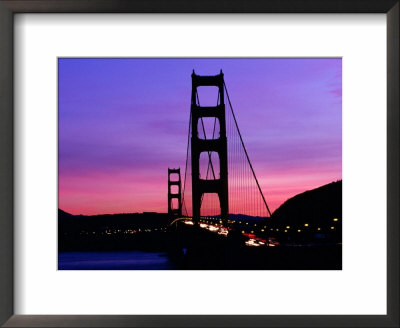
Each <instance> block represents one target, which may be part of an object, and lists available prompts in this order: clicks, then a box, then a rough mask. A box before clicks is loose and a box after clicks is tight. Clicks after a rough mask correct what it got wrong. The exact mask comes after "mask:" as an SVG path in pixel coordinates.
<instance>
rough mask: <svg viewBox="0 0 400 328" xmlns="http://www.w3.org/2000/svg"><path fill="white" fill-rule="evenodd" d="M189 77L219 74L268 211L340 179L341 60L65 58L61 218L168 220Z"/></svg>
mask: <svg viewBox="0 0 400 328" xmlns="http://www.w3.org/2000/svg"><path fill="white" fill-rule="evenodd" d="M193 69H195V71H196V73H197V74H199V75H215V74H218V73H219V71H220V69H222V70H223V72H224V78H225V83H226V85H227V88H228V91H229V95H230V97H231V101H232V105H233V107H234V110H235V115H236V118H237V120H238V123H239V127H240V129H241V133H242V136H243V138H244V142H245V144H246V147H247V150H248V153H249V156H250V158H251V161H252V164H253V167H254V169H255V171H256V174H257V177H258V179H259V181H260V184H261V187H262V190H263V192H264V194H265V196H266V199H267V202H268V204H269V206H270V208H271V210H272V211H273V210H274V209H276V208H277V207H278V206H279V205H280V204H281V203H283V202H284V201H285V200H286V199H288V198H290V197H292V196H294V195H295V194H297V193H300V192H303V191H305V190H308V189H312V188H315V187H318V186H320V185H323V184H326V183H329V182H332V181H336V180H338V179H341V178H342V105H341V103H342V87H341V81H342V75H341V72H342V65H341V59H135V58H132V59H72V58H66V59H59V208H61V209H63V210H65V211H67V212H70V213H72V214H100V213H121V212H142V211H158V212H166V211H167V168H168V167H181V170H182V175H183V172H184V166H185V156H186V142H187V129H188V121H189V113H190V95H191V73H192V70H193ZM226 104H227V101H226ZM227 109H228V106H227ZM228 156H229V155H228ZM182 178H183V177H182Z"/></svg>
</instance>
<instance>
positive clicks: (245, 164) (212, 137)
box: [168, 70, 271, 231]
mask: <svg viewBox="0 0 400 328" xmlns="http://www.w3.org/2000/svg"><path fill="white" fill-rule="evenodd" d="M207 89H208V90H207ZM210 89H212V90H214V91H215V92H214V93H212V92H210ZM210 94H212V95H213V96H215V99H214V103H212V100H210V98H211V97H210ZM202 96H204V97H205V98H206V99H202ZM226 102H227V104H226ZM174 176H175V179H174ZM168 213H169V214H170V215H171V216H172V217H174V218H175V220H174V221H173V222H174V223H176V222H179V221H185V220H186V223H188V224H193V225H201V226H204V225H205V223H210V222H212V223H214V224H215V223H216V224H218V225H219V226H220V227H221V228H224V229H226V231H228V230H231V229H232V227H233V226H234V225H233V223H235V222H237V221H239V218H240V217H242V216H247V217H253V218H257V219H260V222H261V221H262V222H263V221H265V220H266V219H267V218H269V217H270V216H271V211H270V209H269V207H268V204H267V201H266V198H265V196H264V194H263V191H262V189H261V186H260V183H259V181H258V179H257V176H256V172H255V170H254V167H253V165H252V163H251V160H250V156H249V153H248V151H247V149H246V146H245V142H244V139H243V136H242V133H241V131H240V129H239V124H238V121H237V119H236V116H235V112H234V109H233V106H232V102H231V99H230V97H229V93H228V89H227V86H226V83H225V81H224V74H223V72H222V70H221V71H220V73H219V74H218V75H214V76H201V75H197V74H196V73H195V72H194V71H193V73H192V92H191V104H190V115H189V125H188V134H187V148H186V160H185V169H184V174H183V183H182V182H181V172H180V168H178V169H168ZM188 220H190V222H188ZM240 223H241V222H240ZM255 225H257V223H255Z"/></svg>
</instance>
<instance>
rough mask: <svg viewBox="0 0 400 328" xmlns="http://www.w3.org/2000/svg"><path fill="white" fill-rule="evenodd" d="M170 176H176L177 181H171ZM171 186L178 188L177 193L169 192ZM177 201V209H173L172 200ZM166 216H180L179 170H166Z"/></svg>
mask: <svg viewBox="0 0 400 328" xmlns="http://www.w3.org/2000/svg"><path fill="white" fill-rule="evenodd" d="M171 174H172V175H178V180H176V179H173V180H171ZM172 186H178V192H175V193H173V192H172V191H171V187H172ZM173 199H177V200H178V208H173V206H172V200H173ZM168 214H169V215H170V216H174V217H180V216H182V201H181V169H180V168H178V169H170V168H168Z"/></svg>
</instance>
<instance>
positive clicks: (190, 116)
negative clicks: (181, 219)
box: [182, 111, 192, 216]
mask: <svg viewBox="0 0 400 328" xmlns="http://www.w3.org/2000/svg"><path fill="white" fill-rule="evenodd" d="M191 125H192V111H190V114H189V129H188V138H187V146H186V163H185V180H184V181H183V193H182V204H183V206H184V207H185V210H186V215H187V216H189V213H188V210H187V207H186V203H185V190H186V174H187V166H188V158H189V146H190V132H191Z"/></svg>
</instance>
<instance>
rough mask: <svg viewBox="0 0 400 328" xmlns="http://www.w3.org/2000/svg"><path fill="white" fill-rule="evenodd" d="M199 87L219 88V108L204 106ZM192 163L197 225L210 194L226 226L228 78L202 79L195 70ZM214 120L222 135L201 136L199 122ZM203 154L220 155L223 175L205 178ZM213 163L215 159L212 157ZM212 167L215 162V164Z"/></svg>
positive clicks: (192, 107) (193, 206)
mask: <svg viewBox="0 0 400 328" xmlns="http://www.w3.org/2000/svg"><path fill="white" fill-rule="evenodd" d="M199 87H202V88H203V87H214V88H215V87H217V89H218V101H217V104H216V106H201V104H200V99H199V95H198V92H197V91H198V88H199ZM190 110H191V117H192V120H191V130H192V135H191V160H192V209H193V221H194V223H195V224H197V223H198V222H199V220H200V208H201V206H202V197H203V195H204V194H206V193H216V194H217V195H218V198H219V204H220V208H221V220H222V221H223V222H224V223H225V224H226V223H227V220H228V155H227V138H226V123H225V102H224V75H223V73H222V70H221V72H220V74H218V75H214V76H200V75H196V74H195V72H194V71H193V74H192V97H191V109H190ZM206 117H211V118H215V119H217V121H218V122H219V134H217V135H216V136H214V138H211V136H210V138H208V136H207V138H204V137H201V133H203V132H204V131H199V120H202V119H203V118H206ZM202 152H207V153H208V154H211V152H217V153H218V156H219V168H217V171H218V172H219V176H218V177H217V176H215V177H213V179H203V178H202V177H201V176H200V154H201V153H202ZM210 162H211V156H210ZM211 165H212V163H211Z"/></svg>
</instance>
